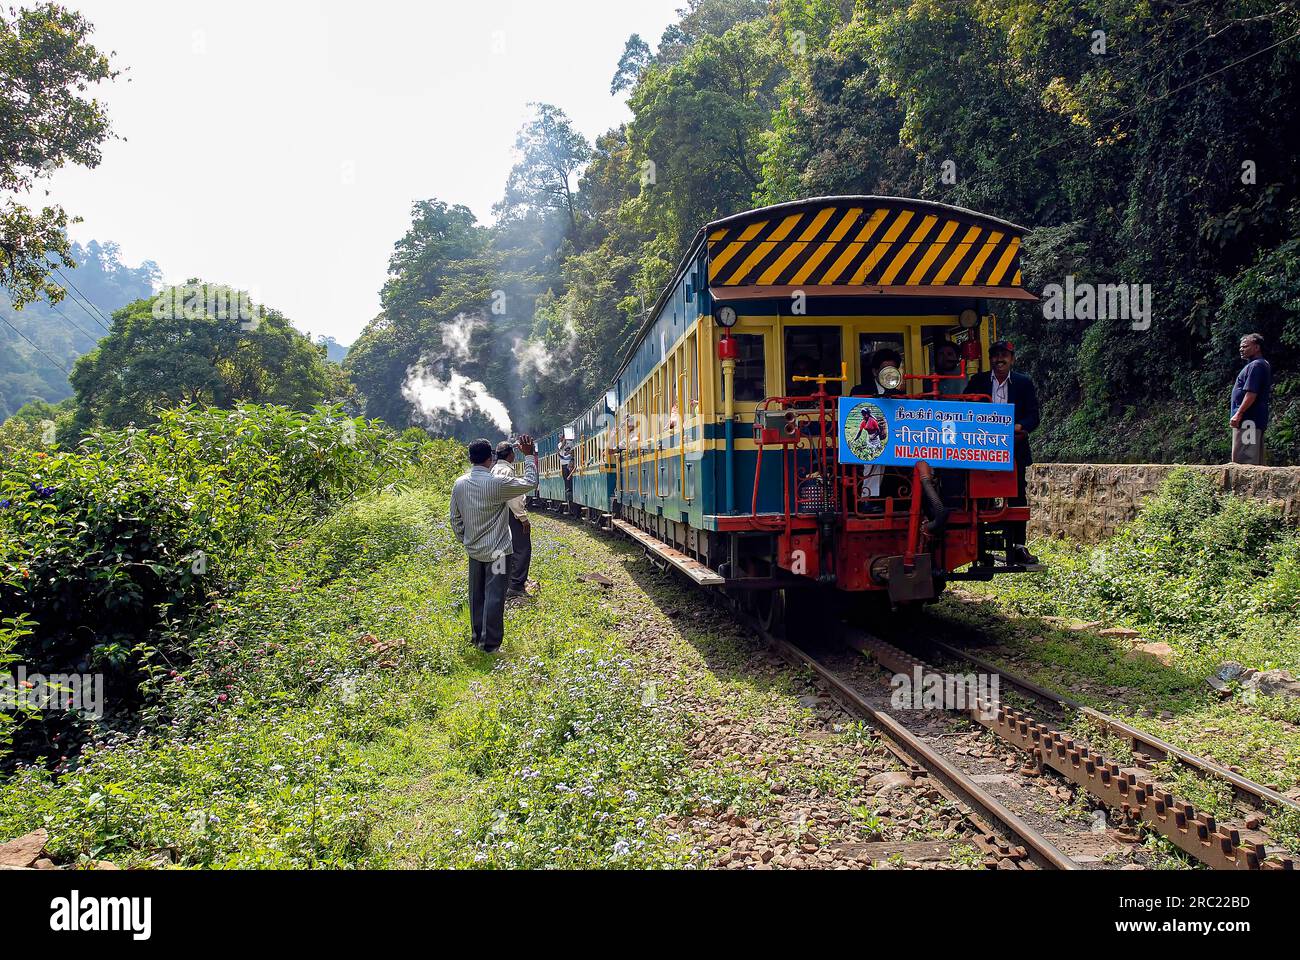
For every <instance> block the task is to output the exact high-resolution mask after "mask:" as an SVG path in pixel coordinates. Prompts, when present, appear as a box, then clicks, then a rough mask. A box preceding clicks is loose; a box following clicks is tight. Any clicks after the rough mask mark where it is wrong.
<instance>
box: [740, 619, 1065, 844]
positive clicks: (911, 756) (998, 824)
mask: <svg viewBox="0 0 1300 960" xmlns="http://www.w3.org/2000/svg"><path fill="white" fill-rule="evenodd" d="M750 626H753V627H754V629H756V630H757V631H758V632H759V633H760V634H761V635H762V636H763V637H764V639H766V640H767V642H768V643H769V644H770V645H771V646H772V647H773V648H774V649H775V650H776V651H777V652H778V653H780V654H781V655H782V656H783V657H785V658H786V659H787V660H788V661H790V662H791V663H792V664H794V665H796V666H798V667H802V668H805V669H807V670H809V671H811V672H812V673H813V675H814V676H815V677H816V678H817V680H818V681H819V682H820V683H821V684H822V685H823V686H825V687H826V688H827V689H828V690H829V691H830V692H831V694H832V695H833V696H834V697H835V699H836V700H837V701H839V703H840V704H841V705H842V706H843V707H844V708H845V709H846V710H848V711H849V712H850V713H851V714H854V715H856V716H859V717H861V718H863V719H864V720H866V721H867V722H868V723H870V724H871V725H872V726H873V727H875V728H876V729H877V730H878V731H879V732H880V734H881V737H882V742H883V743H884V745H885V747H886V748H887V749H889V750H890V751H891V752H892V753H893V754H894V755H895V756H896V757H898V758H899V759H900V760H902V761H903V762H904V763H905V764H907V765H908V766H909V767H910V768H911V769H912V773H913V774H914V775H917V774H921V775H924V776H926V777H928V778H929V779H931V780H932V781H934V782H935V783H936V784H937V785H938V786H939V788H940V790H941V792H943V793H946V794H947V795H948V797H949V799H951V800H953V801H955V802H956V803H957V804H958V805H959V808H964V810H963V813H965V815H966V816H967V818H968V819H969V820H970V821H971V822H972V823H973V824H974V825H975V826H976V827H977V829H978V831H979V833H978V834H977V835H976V845H977V846H978V847H979V848H980V850H981V852H982V853H984V854H985V857H986V862H988V863H989V865H993V864H994V863H997V864H999V865H1002V864H1012V865H1014V866H1016V867H1017V868H1020V867H1021V865H1022V863H1023V862H1025V861H1027V862H1028V863H1030V864H1032V865H1034V866H1036V867H1039V868H1041V869H1049V870H1078V869H1079V868H1080V866H1079V864H1078V863H1076V862H1075V861H1074V860H1073V859H1072V858H1071V857H1070V856H1069V855H1068V854H1066V853H1065V852H1064V851H1063V850H1061V849H1060V848H1059V847H1057V846H1056V845H1055V844H1054V843H1052V841H1051V840H1049V839H1048V838H1047V837H1045V836H1044V835H1043V834H1042V833H1041V832H1040V831H1039V830H1037V829H1036V828H1035V827H1033V826H1031V825H1030V824H1029V823H1028V822H1026V821H1025V819H1024V818H1022V817H1021V816H1020V815H1019V814H1017V813H1015V812H1014V811H1012V810H1011V809H1010V808H1008V807H1007V806H1006V805H1005V804H1004V803H1002V801H1000V800H999V799H998V798H997V797H995V796H993V794H992V793H990V792H989V791H988V790H987V789H985V787H983V786H982V785H980V784H979V783H978V782H976V781H975V780H974V779H973V778H972V777H971V776H969V775H968V774H966V773H964V772H963V771H962V770H961V769H960V768H958V767H957V766H956V765H955V764H953V763H952V762H950V761H949V760H948V759H947V758H945V757H944V756H943V755H942V754H940V753H939V752H938V751H937V750H935V749H934V748H933V747H931V746H930V745H929V744H927V743H926V742H925V741H924V740H923V739H922V738H920V737H918V736H917V735H916V734H914V733H913V732H912V731H910V730H909V729H908V728H907V727H906V726H905V725H904V724H902V723H900V722H899V721H898V720H897V719H895V718H894V717H893V716H891V715H890V714H889V713H888V712H886V711H884V710H881V709H880V708H879V707H877V706H875V705H873V704H872V703H871V701H870V700H868V699H867V698H866V697H865V696H863V694H862V693H861V692H860V691H859V690H858V689H857V688H856V687H855V686H854V685H853V684H851V683H850V682H849V681H848V680H846V679H845V678H844V677H842V676H840V675H839V674H838V673H836V672H835V671H834V670H832V669H831V668H830V667H829V666H827V665H826V664H824V663H822V662H821V661H820V660H818V659H817V658H816V657H814V656H813V655H811V654H809V653H808V652H807V651H805V650H803V649H801V648H800V647H798V646H796V645H795V644H793V643H790V642H789V641H787V640H785V639H782V638H781V637H778V636H776V635H774V634H770V633H767V632H766V631H763V630H762V629H761V628H759V627H757V626H756V625H754V624H752V623H751V624H750Z"/></svg>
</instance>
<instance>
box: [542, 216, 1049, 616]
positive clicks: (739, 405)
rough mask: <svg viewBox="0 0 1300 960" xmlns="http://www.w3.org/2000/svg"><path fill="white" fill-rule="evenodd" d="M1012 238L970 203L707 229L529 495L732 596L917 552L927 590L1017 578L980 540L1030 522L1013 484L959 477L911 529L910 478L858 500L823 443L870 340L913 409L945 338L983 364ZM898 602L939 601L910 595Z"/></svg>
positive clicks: (549, 447) (866, 374)
mask: <svg viewBox="0 0 1300 960" xmlns="http://www.w3.org/2000/svg"><path fill="white" fill-rule="evenodd" d="M1023 233H1024V230H1023V228H1021V227H1019V226H1016V225H1015V224H1011V223H1008V222H1006V221H1003V220H999V219H997V218H994V217H990V216H986V215H984V214H980V213H976V212H974V211H970V210H964V209H961V208H957V207H951V206H947V205H944V204H939V203H932V202H928V201H920V200H910V199H902V198H895V197H870V196H847V197H825V198H815V199H810V200H802V201H798V202H794V203H787V204H780V205H777V206H772V207H766V208H763V209H758V210H752V211H748V212H746V213H742V214H738V215H736V216H732V217H728V218H726V219H723V220H719V221H717V222H715V223H711V224H709V225H708V226H707V227H705V228H704V229H703V230H701V231H700V233H699V234H698V235H697V236H696V238H695V240H694V242H693V244H692V246H691V248H690V250H689V252H688V253H687V255H686V256H685V258H684V259H683V260H682V262H681V264H680V265H679V267H678V269H677V271H676V273H675V275H674V277H673V280H672V282H671V284H670V285H669V286H668V288H667V289H666V290H665V291H664V292H663V294H662V295H661V296H660V298H659V300H658V301H657V302H656V303H655V305H654V307H653V308H652V310H651V311H650V313H649V316H648V317H647V320H646V322H645V324H644V325H643V326H642V328H641V329H640V330H639V331H638V333H637V335H636V337H635V338H634V340H633V342H632V343H631V345H630V347H629V349H628V351H627V353H626V355H625V357H624V360H623V362H622V365H621V367H620V369H619V371H618V373H617V376H616V378H615V380H614V382H613V383H612V384H611V385H610V387H609V389H608V391H607V392H606V394H605V396H603V397H601V398H599V399H598V400H597V402H596V403H595V404H593V406H592V407H591V408H590V409H588V410H587V411H586V412H585V413H584V414H583V415H582V416H580V417H579V418H577V419H576V420H575V421H573V422H572V423H569V424H565V425H563V426H561V427H558V428H557V429H556V430H555V431H553V432H552V433H550V434H549V435H548V436H546V437H544V438H543V439H542V441H541V444H540V453H541V456H542V481H541V485H540V488H539V491H538V498H539V499H541V500H542V501H545V502H547V503H548V504H551V505H555V506H559V505H568V506H569V508H570V509H571V510H573V511H574V512H577V513H580V514H583V515H585V516H587V517H588V518H591V519H600V520H606V519H607V520H608V522H610V523H613V524H615V525H617V526H619V527H620V528H622V529H624V530H625V532H628V533H630V534H633V535H635V536H637V538H638V539H640V540H642V542H644V543H646V545H647V547H649V548H651V549H652V550H657V551H658V552H659V553H660V554H661V556H662V558H663V559H665V560H667V561H669V562H672V563H674V564H675V565H677V566H679V567H680V568H681V569H683V570H684V571H685V572H687V573H689V574H691V575H692V576H693V577H694V578H695V579H697V580H699V581H700V582H705V583H715V584H723V585H727V586H731V587H737V588H743V587H749V588H751V589H771V588H778V589H779V588H780V587H781V586H782V585H783V584H785V583H787V582H789V581H790V580H791V579H792V578H793V579H798V578H803V579H804V581H805V582H806V581H809V580H811V581H816V582H820V583H822V584H827V585H831V586H834V587H835V588H837V589H839V590H842V591H850V592H852V591H869V590H884V589H891V587H890V584H889V582H888V580H889V578H890V571H891V570H894V571H895V574H896V571H897V570H898V569H899V567H898V564H897V563H895V562H894V561H895V560H896V559H897V558H898V557H900V556H901V557H906V558H907V560H908V563H907V564H906V566H907V569H908V570H909V571H912V570H914V569H915V568H916V566H917V564H916V558H917V557H918V556H923V557H924V558H925V560H926V562H925V563H924V564H922V565H921V567H922V569H924V570H925V571H928V573H927V574H926V575H927V576H929V577H930V578H931V580H932V581H933V584H932V586H933V587H934V589H938V588H941V586H942V582H944V581H945V580H946V579H949V578H951V577H953V576H956V575H957V574H956V571H957V570H958V568H959V567H965V566H966V565H968V564H975V568H974V570H973V572H969V573H968V574H967V575H968V576H978V577H981V578H982V577H984V576H986V575H988V574H989V573H992V572H998V571H1002V570H1014V569H1023V568H1017V567H1016V566H1015V565H1014V564H1012V563H1010V562H1009V561H1008V562H1007V563H1004V564H994V563H993V562H992V558H991V557H990V556H989V553H988V549H987V543H986V541H985V539H984V536H983V535H984V534H985V533H986V532H987V531H988V530H989V529H990V528H993V527H996V526H997V525H998V524H1000V523H1006V522H1008V521H1023V520H1025V519H1027V518H1028V510H1027V508H1025V507H1023V506H1011V505H1009V504H1008V502H1007V501H1009V500H1011V499H1012V498H1014V496H1015V490H1014V481H1013V482H1012V484H1011V488H1008V486H1007V480H1006V476H1007V475H1006V474H994V473H993V472H992V471H978V470H976V471H969V472H965V471H963V474H962V476H961V478H960V479H961V481H962V483H961V489H960V490H953V489H952V486H951V484H950V483H948V484H945V497H946V498H947V499H948V500H949V501H950V502H951V503H952V504H953V507H954V509H953V510H952V511H951V514H950V515H949V517H948V519H947V522H946V525H945V528H944V529H943V530H942V531H939V532H935V531H928V530H926V529H925V525H924V524H922V525H920V529H919V530H918V529H917V528H918V524H917V523H916V522H915V515H916V512H917V511H916V510H915V509H914V508H913V505H914V504H915V503H916V502H917V501H918V500H919V498H920V496H921V492H920V490H919V488H918V483H919V481H918V480H917V479H916V478H910V479H909V478H907V477H902V476H900V477H897V478H895V482H892V483H890V484H887V485H886V487H885V489H884V490H882V492H881V495H880V496H879V497H878V498H876V499H878V500H879V501H880V502H879V503H878V504H867V503H864V502H863V499H862V497H861V496H860V495H859V485H860V482H861V473H860V471H857V472H855V470H854V469H852V468H850V467H849V466H848V465H842V464H840V463H839V462H838V458H837V456H836V450H835V443H834V437H833V436H829V435H830V434H834V433H836V428H835V425H834V424H831V423H830V422H829V419H830V417H832V416H833V410H834V406H835V402H836V401H837V400H838V398H839V397H840V396H843V395H847V394H848V393H849V392H850V390H851V389H852V386H853V385H855V384H861V383H866V382H868V381H870V382H872V383H873V384H874V379H873V377H872V372H871V370H870V369H868V367H869V362H868V361H869V358H870V357H871V356H872V355H873V354H875V352H876V351H878V350H881V349H882V348H888V349H892V350H894V351H896V352H897V353H898V354H899V355H900V356H901V358H902V360H903V364H902V367H903V369H902V373H903V375H904V377H905V379H904V380H903V382H902V385H901V389H902V391H904V392H905V393H906V394H908V395H911V396H914V397H927V396H930V397H933V396H937V382H938V381H936V380H934V379H931V380H926V379H924V378H925V377H926V376H931V377H932V376H933V372H934V361H935V356H934V354H935V350H936V347H937V345H938V344H940V343H942V342H948V343H955V344H956V345H958V347H959V349H960V351H961V355H962V358H963V359H962V364H963V369H962V373H963V374H964V375H968V374H971V373H974V372H975V371H977V370H981V369H982V370H987V369H988V347H989V344H990V342H991V340H992V339H993V338H994V337H995V333H996V323H997V320H996V308H997V304H998V303H1000V302H1006V301H1014V300H1033V299H1036V298H1035V297H1034V296H1033V295H1032V294H1030V293H1029V292H1028V291H1026V290H1024V289H1023V287H1022V284H1021V273H1020V267H1019V260H1020V243H1021V238H1022V236H1023ZM809 377H812V378H814V380H813V381H810V380H809V379H808V378H809ZM818 377H820V381H819V382H814V381H815V380H816V378H818ZM815 394H820V396H821V400H820V401H817V400H816V396H815ZM819 403H820V412H819V410H818V405H819ZM787 414H788V415H789V419H793V420H794V421H796V422H797V424H798V426H797V428H796V432H797V434H798V436H797V438H794V439H793V440H791V439H790V438H786V442H781V443H773V442H772V434H771V432H770V431H765V430H764V427H765V426H771V425H772V424H774V423H776V424H778V425H779V422H780V418H781V417H782V416H785V415H787ZM774 417H775V419H773V418H774ZM566 435H567V436H568V437H569V438H570V441H571V443H572V446H573V454H572V456H573V489H572V497H571V498H570V497H569V496H568V494H567V492H566V489H565V486H564V481H563V477H562V467H561V463H560V457H559V443H560V440H561V438H563V437H564V436H566ZM947 479H948V480H949V481H951V479H952V478H951V477H948V478H947ZM895 586H896V585H895ZM891 593H893V594H896V595H898V596H899V597H901V598H903V599H910V598H911V597H913V596H919V597H922V598H924V597H925V596H927V595H932V591H927V590H926V589H925V588H924V586H922V587H920V588H918V587H917V585H916V584H915V583H912V584H911V585H910V586H909V588H908V590H907V591H906V592H899V591H898V590H896V589H891Z"/></svg>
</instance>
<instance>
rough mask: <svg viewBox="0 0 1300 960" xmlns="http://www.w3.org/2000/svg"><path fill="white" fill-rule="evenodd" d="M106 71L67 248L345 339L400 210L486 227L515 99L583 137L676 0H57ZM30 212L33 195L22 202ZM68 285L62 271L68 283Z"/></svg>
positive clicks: (611, 107)
mask: <svg viewBox="0 0 1300 960" xmlns="http://www.w3.org/2000/svg"><path fill="white" fill-rule="evenodd" d="M64 2H65V3H66V4H67V5H68V6H70V7H72V8H74V9H77V10H79V11H80V12H81V13H83V14H84V15H85V16H86V17H87V18H88V19H89V20H90V21H91V22H92V23H93V24H94V25H95V33H94V34H93V37H92V42H94V43H95V45H96V46H98V47H99V48H100V49H101V50H113V51H116V56H115V58H114V63H115V64H116V65H117V66H119V67H122V68H128V69H127V72H125V73H124V74H123V75H122V76H121V77H119V78H118V79H117V80H116V81H114V82H112V83H111V84H101V85H100V86H99V87H98V88H97V89H96V90H95V92H94V95H95V96H96V97H97V98H98V99H100V100H101V101H102V102H103V103H104V104H105V105H106V108H107V111H108V114H109V117H110V119H111V121H112V124H113V128H114V133H115V134H117V135H118V137H120V139H116V140H113V141H111V142H108V143H106V144H105V146H104V148H103V154H104V157H103V162H102V163H101V164H100V165H99V166H98V167H96V168H95V169H93V170H85V169H79V168H66V169H64V170H61V171H58V172H56V173H55V174H54V175H53V176H52V177H51V178H50V179H49V180H48V181H46V186H48V188H49V189H50V190H51V196H50V199H51V200H53V201H55V202H58V203H61V204H63V206H64V207H65V208H66V209H67V210H68V212H69V213H70V214H74V215H78V216H80V217H82V218H83V221H84V222H82V223H80V224H77V225H76V226H74V227H73V228H72V229H71V234H72V237H73V239H75V240H79V241H81V242H83V243H84V242H86V241H88V240H91V239H95V240H100V241H109V240H112V241H115V242H117V243H118V244H120V245H121V248H122V257H123V260H124V261H125V262H127V263H129V264H131V265H135V264H138V263H139V262H140V261H143V260H154V261H156V262H157V263H158V265H159V267H160V268H161V269H162V273H163V277H164V279H165V281H166V282H169V283H172V282H177V283H179V282H182V281H184V280H186V279H188V278H190V277H199V278H201V279H203V280H207V281H212V282H219V283H228V284H230V285H232V286H236V287H239V288H241V289H244V290H247V291H248V292H249V293H250V295H251V296H252V297H253V299H254V300H255V301H257V302H259V303H263V304H265V305H266V306H269V307H273V308H275V309H278V310H280V311H281V312H282V313H284V314H285V315H286V316H287V317H289V319H290V320H292V321H293V323H294V324H295V325H296V326H297V327H298V328H299V329H300V330H303V331H306V332H310V333H312V334H314V335H329V336H333V337H335V338H336V339H338V340H339V341H341V342H343V343H351V342H352V340H353V339H355V337H356V336H357V334H358V333H359V332H360V331H361V328H362V327H363V326H364V325H365V324H366V323H367V322H368V321H369V320H371V319H372V318H373V317H374V316H375V314H376V313H377V312H378V310H379V289H380V287H381V286H382V285H383V282H384V279H385V275H386V272H387V264H388V258H389V255H390V254H391V252H392V248H393V244H394V243H396V242H397V240H399V239H400V238H401V236H402V234H403V233H404V232H405V230H406V228H407V226H408V225H409V223H410V210H411V205H412V204H413V203H414V202H416V201H418V200H424V199H430V198H437V199H440V200H445V201H447V202H448V203H463V204H465V205H466V206H468V207H469V208H470V209H471V210H473V211H474V213H475V214H476V215H477V216H478V217H479V219H480V220H482V221H483V222H488V221H489V220H490V219H491V209H492V205H493V204H494V203H495V202H496V201H497V200H499V199H500V197H501V194H502V192H503V189H504V185H505V180H506V176H507V174H508V173H509V170H510V168H511V166H512V165H513V162H514V158H513V153H512V151H513V147H514V141H515V136H516V134H517V133H518V130H519V127H520V125H521V124H522V123H523V121H524V120H525V119H526V117H527V115H528V109H527V104H528V103H530V102H532V101H540V102H549V103H554V104H556V105H557V106H559V107H560V108H561V109H563V110H564V111H565V112H566V113H568V115H569V117H570V118H571V119H572V120H573V121H574V123H575V125H576V126H577V127H578V129H579V130H581V131H582V132H583V133H584V134H586V136H587V138H588V139H589V140H591V139H594V138H595V137H596V136H597V135H598V134H600V133H603V132H604V131H605V130H607V129H609V128H610V127H613V126H617V125H618V124H619V123H620V122H622V121H623V120H626V119H628V117H629V115H630V114H629V111H628V110H627V107H626V104H625V102H624V101H625V97H624V96H623V95H620V96H619V97H611V96H610V95H609V82H610V79H611V78H612V77H613V75H614V71H615V69H616V68H617V65H618V59H619V56H620V55H621V54H622V51H623V45H624V42H625V41H626V40H627V38H628V37H629V36H630V35H631V34H633V33H640V34H641V36H642V37H643V38H644V39H645V40H646V41H647V42H648V43H649V44H650V45H651V46H652V47H653V46H655V44H656V43H657V41H658V39H659V36H660V35H661V34H662V33H663V30H664V28H665V27H666V26H668V24H670V23H672V22H673V21H675V20H676V19H677V18H676V16H675V13H674V11H675V9H676V8H678V7H680V6H682V5H683V0H532V2H528V0H464V2H443V0H433V2H416V0H406V2H396V0H367V2H364V3H356V2H352V3H343V2H335V0H260V2H256V0H220V2H212V0H64ZM32 199H33V200H37V199H39V200H42V201H44V200H45V198H44V197H38V196H35V195H34V196H33V198H32ZM73 276H74V277H75V274H74V275H73Z"/></svg>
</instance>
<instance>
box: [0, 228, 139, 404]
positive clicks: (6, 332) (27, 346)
mask: <svg viewBox="0 0 1300 960" xmlns="http://www.w3.org/2000/svg"><path fill="white" fill-rule="evenodd" d="M70 258H71V260H72V261H73V262H75V263H76V264H77V265H78V266H77V268H76V269H75V270H72V269H68V270H62V271H61V276H60V277H59V279H60V280H61V282H62V284H65V285H67V286H68V293H69V296H68V297H67V299H65V300H64V301H63V302H62V303H60V304H57V305H56V304H52V303H50V302H49V301H48V300H46V299H40V300H36V301H33V302H31V303H28V304H27V305H26V306H25V307H23V308H22V309H21V310H17V309H14V308H13V307H12V306H11V305H10V302H9V300H8V298H7V296H6V294H5V293H4V292H3V291H0V318H3V322H0V420H3V419H4V418H5V417H8V416H10V415H12V414H13V413H14V412H15V411H16V410H17V409H18V408H19V407H21V406H22V405H23V404H24V403H27V402H28V401H31V400H48V401H50V402H57V401H59V400H62V399H63V398H65V397H69V396H71V395H72V387H71V386H70V385H69V384H68V373H69V371H71V369H72V364H73V362H74V361H75V360H76V359H77V358H78V357H80V356H81V355H82V354H84V353H87V352H89V351H90V350H93V349H94V348H95V344H96V343H98V342H99V340H100V338H101V337H103V336H104V335H105V334H106V333H107V332H108V318H109V316H110V315H112V313H113V311H115V310H118V309H120V308H121V307H124V306H126V305H127V304H128V303H131V302H132V301H135V300H139V299H141V298H142V297H148V296H151V295H152V293H153V288H154V285H155V283H156V281H157V280H158V278H159V273H158V267H157V265H156V264H155V263H153V262H152V261H148V260H146V261H145V262H144V263H142V264H140V265H139V266H138V267H132V266H128V265H126V264H124V263H122V261H121V253H120V251H119V250H118V247H117V244H115V243H98V242H96V241H94V240H92V241H90V242H89V243H88V244H86V245H85V246H84V247H83V246H82V245H81V244H78V243H74V244H72V245H71V248H70ZM74 285H75V286H74ZM83 297H84V299H83Z"/></svg>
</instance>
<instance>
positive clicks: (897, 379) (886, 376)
mask: <svg viewBox="0 0 1300 960" xmlns="http://www.w3.org/2000/svg"><path fill="white" fill-rule="evenodd" d="M876 379H877V380H879V381H880V385H881V386H882V387H884V388H885V389H886V390H897V389H898V388H899V387H900V386H902V383H903V373H902V371H901V370H899V369H898V367H885V368H883V369H882V370H881V371H880V376H878V377H877V378H876Z"/></svg>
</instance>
